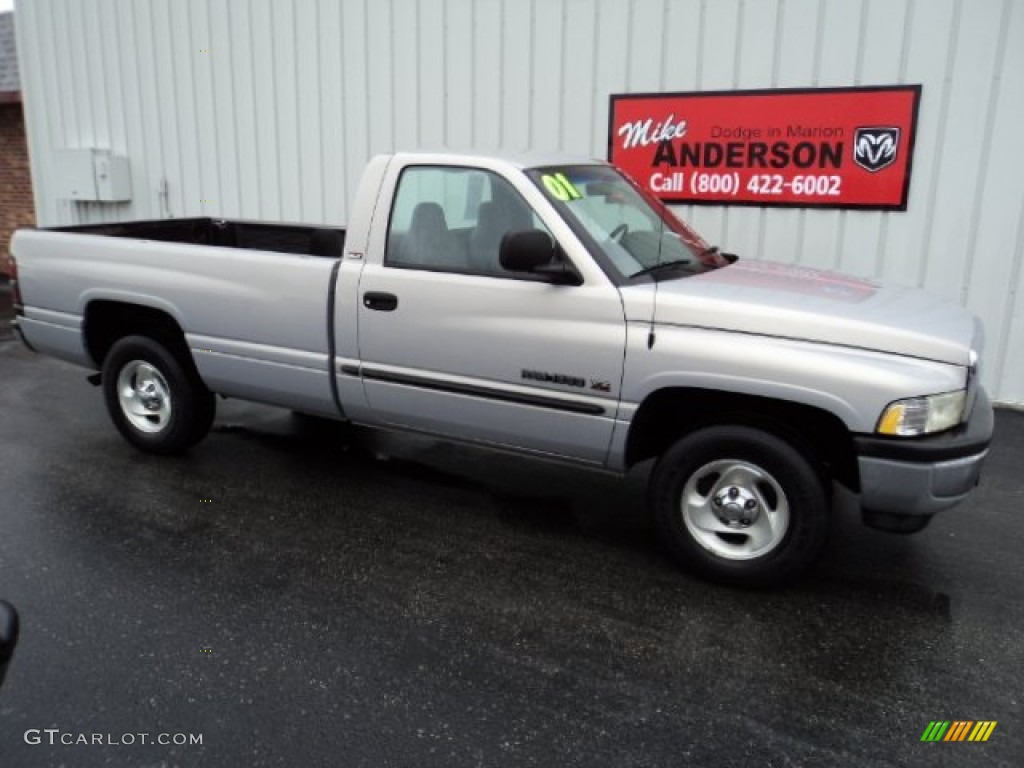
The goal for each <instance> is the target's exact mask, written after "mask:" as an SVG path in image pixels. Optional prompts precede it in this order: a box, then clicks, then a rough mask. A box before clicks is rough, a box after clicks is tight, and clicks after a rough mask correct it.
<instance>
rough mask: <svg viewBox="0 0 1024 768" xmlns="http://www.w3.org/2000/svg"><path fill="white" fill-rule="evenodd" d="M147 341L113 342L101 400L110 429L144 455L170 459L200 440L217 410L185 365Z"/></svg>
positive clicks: (163, 347) (162, 346) (209, 394)
mask: <svg viewBox="0 0 1024 768" xmlns="http://www.w3.org/2000/svg"><path fill="white" fill-rule="evenodd" d="M170 346H171V345H170V344H165V343H164V342H163V341H162V340H161V341H158V340H156V339H152V338H150V337H148V336H126V337H124V338H123V339H120V340H118V341H117V342H116V343H115V344H114V346H113V347H111V349H110V352H109V353H108V354H107V357H106V359H105V360H104V361H103V397H104V400H105V401H106V404H107V411H108V412H109V413H110V418H111V420H112V421H113V422H114V426H115V427H117V430H118V431H119V432H120V433H121V435H122V436H123V437H124V438H125V439H126V440H127V441H128V442H129V443H131V444H132V445H134V446H135V447H136V448H138V449H140V450H142V451H145V452H146V453H154V454H159V455H172V454H177V453H182V452H184V451H185V450H186V449H187V448H189V447H191V446H192V445H195V444H196V443H198V442H199V441H200V440H202V439H203V438H204V437H205V436H206V434H207V432H209V431H210V427H211V425H212V424H213V419H214V416H215V415H216V409H217V404H216V401H215V400H214V395H213V393H212V392H210V391H209V390H208V389H207V388H206V386H205V385H204V384H203V382H202V380H201V379H200V378H199V374H198V373H197V372H196V370H195V368H194V367H193V365H192V362H191V361H190V360H183V359H182V358H180V357H179V356H177V355H175V354H174V353H173V352H171V351H170V349H169V347H170Z"/></svg>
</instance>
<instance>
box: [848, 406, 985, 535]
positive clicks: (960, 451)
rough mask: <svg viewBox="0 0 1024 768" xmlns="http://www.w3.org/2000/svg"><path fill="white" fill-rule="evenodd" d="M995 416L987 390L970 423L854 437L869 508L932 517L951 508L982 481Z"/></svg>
mask: <svg viewBox="0 0 1024 768" xmlns="http://www.w3.org/2000/svg"><path fill="white" fill-rule="evenodd" d="M993 424H994V417H993V414H992V405H991V403H989V400H988V397H987V396H986V395H985V392H984V390H981V389H979V390H978V396H977V398H976V400H975V402H974V408H973V409H972V410H971V417H970V419H969V420H968V421H967V423H965V424H962V425H961V426H959V427H957V428H956V429H952V430H949V431H948V432H943V433H942V434H939V435H932V436H929V437H919V438H910V439H907V438H904V439H900V438H884V437H876V436H873V435H872V436H867V435H862V436H858V437H856V438H854V443H855V446H856V449H857V461H858V464H859V467H860V496H861V507H862V508H863V509H864V510H865V511H866V512H873V513H885V514H890V515H902V516H930V515H934V514H935V513H936V512H940V511H942V510H943V509H948V508H949V507H952V506H954V505H956V504H958V503H959V502H961V501H963V499H964V498H965V497H966V496H967V494H968V493H970V491H971V489H973V488H974V487H975V486H976V485H977V484H978V479H979V477H980V476H981V465H982V463H983V462H984V460H985V456H986V455H987V454H988V446H989V443H990V442H991V441H992V428H993Z"/></svg>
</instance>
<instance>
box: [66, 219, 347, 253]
mask: <svg viewBox="0 0 1024 768" xmlns="http://www.w3.org/2000/svg"><path fill="white" fill-rule="evenodd" d="M48 231H50V232H78V233H81V234H89V235H105V236H107V237H130V238H135V239H138V240H157V241H161V242H167V243H187V244H192V245H213V246H218V247H221V248H246V249H251V250H256V251H273V252H276V253H296V254H303V255H308V256H326V257H329V258H340V257H341V251H342V247H343V246H344V244H345V230H344V229H342V228H335V227H311V226H303V225H301V224H270V223H267V222H262V221H232V220H229V219H214V218H211V217H197V218H189V219H156V220H152V221H127V222H119V223H112V224H85V225H78V226H72V227H54V228H52V229H50V230H48Z"/></svg>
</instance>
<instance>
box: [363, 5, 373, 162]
mask: <svg viewBox="0 0 1024 768" xmlns="http://www.w3.org/2000/svg"><path fill="white" fill-rule="evenodd" d="M369 6H370V0H363V95H364V96H365V97H366V100H367V102H369V100H370V43H369V40H370V7H369ZM363 114H364V115H365V116H366V136H365V137H364V139H363V156H364V157H366V156H368V155H369V154H370V136H372V135H373V134H372V133H371V128H372V127H373V125H372V124H371V121H370V110H369V108H368V107H367V106H366V105H364V106H363Z"/></svg>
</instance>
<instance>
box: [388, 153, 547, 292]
mask: <svg viewBox="0 0 1024 768" xmlns="http://www.w3.org/2000/svg"><path fill="white" fill-rule="evenodd" d="M525 229H541V230H544V231H545V232H547V231H548V230H547V228H546V227H545V226H544V224H543V223H542V222H541V221H540V218H539V217H538V216H537V215H536V214H535V213H534V212H533V209H532V208H530V206H529V205H528V204H527V202H526V201H525V200H523V198H522V197H521V196H520V194H519V193H518V192H517V191H516V190H515V188H514V187H513V186H512V185H511V184H509V183H508V182H507V181H506V180H505V179H503V178H501V177H500V176H498V175H496V174H494V173H491V172H489V171H483V170H479V169H476V168H458V167H442V166H414V167H409V168H406V169H405V170H404V171H403V172H402V175H401V176H400V177H399V180H398V191H397V193H396V194H395V201H394V204H393V206H392V209H391V221H390V224H389V226H388V243H387V250H386V252H385V258H384V263H385V265H387V266H390V267H401V268H407V269H427V270H434V271H447V272H464V273H468V274H484V275H496V276H498V275H500V276H503V277H517V278H521V277H522V275H521V274H518V273H512V272H508V271H506V270H504V269H503V268H502V267H501V264H500V263H499V261H498V247H499V245H500V244H501V239H502V237H504V235H505V234H506V233H507V232H517V231H521V230H525ZM549 234H550V233H549Z"/></svg>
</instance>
